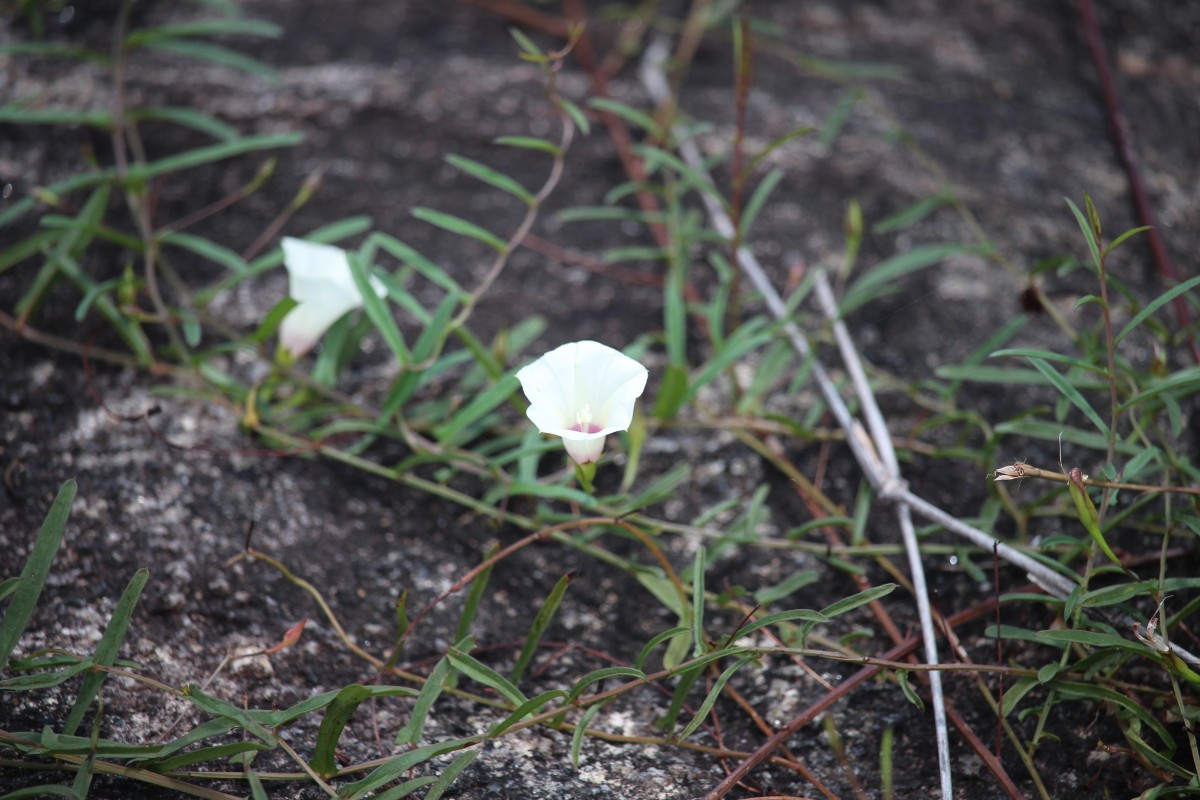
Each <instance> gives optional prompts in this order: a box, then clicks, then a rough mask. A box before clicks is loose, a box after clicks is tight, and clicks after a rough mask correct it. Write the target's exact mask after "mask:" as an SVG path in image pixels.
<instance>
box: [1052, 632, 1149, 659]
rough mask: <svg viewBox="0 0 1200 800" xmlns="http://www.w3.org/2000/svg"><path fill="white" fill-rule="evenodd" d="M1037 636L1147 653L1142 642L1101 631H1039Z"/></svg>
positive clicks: (1057, 641) (1061, 641)
mask: <svg viewBox="0 0 1200 800" xmlns="http://www.w3.org/2000/svg"><path fill="white" fill-rule="evenodd" d="M1036 636H1037V638H1038V639H1041V640H1042V641H1044V642H1054V643H1056V644H1065V643H1071V644H1085V645H1087V646H1088V647H1116V648H1120V649H1121V650H1129V651H1131V652H1134V653H1141V654H1145V653H1146V652H1147V648H1146V645H1144V644H1142V643H1141V642H1135V641H1133V640H1132V639H1125V638H1122V637H1120V636H1114V635H1113V634H1111V633H1101V632H1100V631H1081V630H1056V631H1038V632H1037V634H1036Z"/></svg>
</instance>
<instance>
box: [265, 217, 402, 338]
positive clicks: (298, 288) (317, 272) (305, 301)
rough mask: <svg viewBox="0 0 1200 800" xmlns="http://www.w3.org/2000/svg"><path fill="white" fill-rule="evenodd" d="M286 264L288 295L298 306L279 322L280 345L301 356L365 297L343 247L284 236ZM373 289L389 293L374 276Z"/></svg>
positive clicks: (284, 262)
mask: <svg viewBox="0 0 1200 800" xmlns="http://www.w3.org/2000/svg"><path fill="white" fill-rule="evenodd" d="M283 265H284V266H285V267H287V271H288V294H289V295H290V296H291V298H292V299H293V300H295V301H296V302H297V303H298V305H297V306H296V307H295V308H293V309H292V310H291V311H289V312H288V314H287V316H285V317H284V318H283V322H282V323H280V325H279V344H280V345H281V346H282V347H283V349H285V350H287V351H288V353H290V354H291V357H292V358H299V357H300V356H302V355H304V354H305V353H307V352H308V351H309V350H311V349H312V348H313V345H315V344H316V343H317V340H318V339H320V338H321V337H322V336H323V335H324V334H325V331H327V330H329V326H330V325H332V324H333V323H335V322H337V321H338V320H339V319H340V318H341V317H342V316H343V315H344V314H345V313H346V312H347V311H350V310H352V309H355V308H362V304H363V297H362V293H361V292H359V291H358V286H356V285H355V283H354V276H353V275H351V274H350V262H349V260H348V259H347V258H346V251H345V250H342V249H341V248H340V247H332V246H331V245H327V244H316V243H314V242H306V241H304V240H302V239H293V238H291V237H284V239H283ZM371 288H373V289H374V290H375V293H376V294H377V295H379V296H380V297H383V296H384V295H385V294H386V293H387V289H385V288H384V286H383V284H382V283H381V282H380V281H379V279H378V278H376V277H375V276H373V275H372V276H371Z"/></svg>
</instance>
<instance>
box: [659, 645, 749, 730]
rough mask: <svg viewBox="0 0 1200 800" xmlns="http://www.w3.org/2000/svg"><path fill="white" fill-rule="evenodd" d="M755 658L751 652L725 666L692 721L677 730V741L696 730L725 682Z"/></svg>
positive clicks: (719, 694) (706, 715) (718, 695)
mask: <svg viewBox="0 0 1200 800" xmlns="http://www.w3.org/2000/svg"><path fill="white" fill-rule="evenodd" d="M756 658H758V655H757V654H754V653H751V654H750V655H746V656H742V657H741V658H739V659H738V660H737V661H735V662H733V663H732V664H730V665H729V666H728V667H726V668H725V670H724V671H723V672H722V673H721V675H720V677H718V678H717V679H716V681H714V682H713V685H712V689H710V690H709V692H708V696H707V697H705V698H704V702H703V703H701V704H700V708H699V710H697V711H696V716H694V717H692V721H691V722H689V723H688V724H687V725H686V726H685V727H684V729H683V730H682V731H680V732H679V736H678V737H677V739H678V741H681V742H682V741H684V740H685V739H687V738H688V737H689V736H691V735H692V734H693V733H695V732H696V729H697V728H699V727H700V725H701V723H703V722H704V720H705V718H707V717H708V712H710V711H712V707H713V705H714V704H715V703H716V702H717V698H718V697H720V696H721V691H722V690H724V688H725V684H726V683H728V682H729V679H730V678H732V677H733V675H734V673H735V672H737V671H738V670H739V669H741V668H742V667H744V666H746V665H747V664H749V663H750V662H751V661H754V660H755V659H756Z"/></svg>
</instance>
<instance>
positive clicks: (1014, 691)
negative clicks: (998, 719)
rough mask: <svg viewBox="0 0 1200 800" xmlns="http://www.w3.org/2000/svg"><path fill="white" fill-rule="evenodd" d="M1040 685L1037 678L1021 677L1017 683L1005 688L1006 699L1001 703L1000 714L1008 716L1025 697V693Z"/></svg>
mask: <svg viewBox="0 0 1200 800" xmlns="http://www.w3.org/2000/svg"><path fill="white" fill-rule="evenodd" d="M1040 685H1041V684H1040V683H1039V681H1038V679H1037V678H1021V679H1020V680H1019V681H1017V682H1016V684H1015V685H1013V686H1011V687H1008V688H1006V689H1005V690H1004V701H1003V702H1002V703H1001V705H1000V715H1001V716H1002V717H1007V716H1008V715H1009V714H1011V713H1012V712H1013V710H1014V709H1015V708H1016V707H1017V705H1018V704H1019V703H1020V702H1021V701H1022V700H1023V699H1024V698H1025V695H1027V694H1029V692H1030V691H1032V690H1033V689H1036V688H1037V687H1038V686H1040Z"/></svg>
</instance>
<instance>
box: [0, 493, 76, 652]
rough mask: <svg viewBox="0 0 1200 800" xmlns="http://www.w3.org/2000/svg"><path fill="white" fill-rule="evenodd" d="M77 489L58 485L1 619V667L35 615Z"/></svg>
mask: <svg viewBox="0 0 1200 800" xmlns="http://www.w3.org/2000/svg"><path fill="white" fill-rule="evenodd" d="M76 488H77V487H76V485H75V481H73V480H69V481H67V482H66V483H64V484H63V485H62V486H61V487H60V488H59V490H58V496H56V497H55V498H54V503H53V504H52V505H51V506H50V511H49V513H47V514H46V519H45V520H44V521H43V522H42V527H41V529H40V530H39V531H38V535H37V539H36V540H35V541H34V543H33V552H31V553H30V554H29V558H28V559H26V561H25V566H24V568H23V569H22V570H21V576H20V581H21V582H20V585H18V586H17V588H16V589H15V590H14V591H13V598H12V602H11V603H9V606H8V609H7V610H6V611H5V612H4V619H3V620H0V669H3V668H4V666H5V664H6V663H7V662H8V657H9V656H10V655H12V651H13V648H15V647H16V646H17V641H18V640H19V639H20V638H21V634H22V633H24V632H25V627H26V626H27V625H28V624H29V620H30V618H31V617H32V616H33V610H34V608H35V607H36V606H37V601H38V597H40V596H41V593H42V587H43V586H45V584H46V576H47V575H49V574H50V566H51V565H52V564H53V563H54V554H55V553H57V552H58V546H59V544H60V543H61V542H62V537H63V532H64V531H65V530H66V528H67V517H68V516H70V513H71V503H72V502H74V500H75V490H76Z"/></svg>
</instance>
